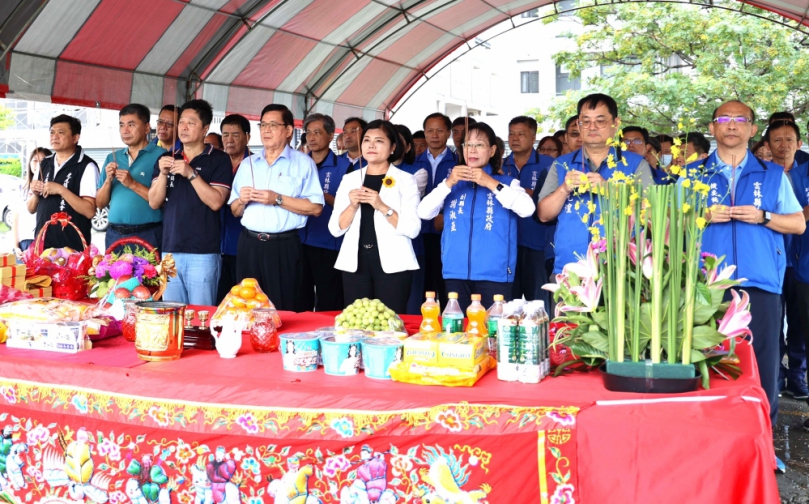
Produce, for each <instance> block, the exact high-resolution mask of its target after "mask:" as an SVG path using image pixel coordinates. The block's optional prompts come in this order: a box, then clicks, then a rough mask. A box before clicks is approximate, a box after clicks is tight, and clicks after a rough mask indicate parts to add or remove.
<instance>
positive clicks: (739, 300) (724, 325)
mask: <svg viewBox="0 0 809 504" xmlns="http://www.w3.org/2000/svg"><path fill="white" fill-rule="evenodd" d="M730 293H731V294H732V295H733V301H731V302H730V306H728V311H727V312H725V316H724V317H722V320H721V321H720V322H719V328H718V329H717V331H719V332H720V333H721V334H723V335H725V336H727V337H728V338H738V337H743V336H748V335H749V336H752V335H753V333H752V331H750V328H749V327H748V326H749V325H750V321H751V320H752V318H753V316H752V315H751V314H750V310H749V309H748V306H749V304H750V296H749V295H748V294H747V292H745V291H742V297H739V293H738V292H737V291H736V290H735V289H732V290H731V291H730Z"/></svg>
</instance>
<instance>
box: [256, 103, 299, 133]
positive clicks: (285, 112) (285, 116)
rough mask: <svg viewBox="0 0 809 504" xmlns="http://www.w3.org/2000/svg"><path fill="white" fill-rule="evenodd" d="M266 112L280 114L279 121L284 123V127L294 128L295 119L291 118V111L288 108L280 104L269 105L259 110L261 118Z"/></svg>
mask: <svg viewBox="0 0 809 504" xmlns="http://www.w3.org/2000/svg"><path fill="white" fill-rule="evenodd" d="M267 112H281V120H282V121H284V126H292V127H293V128H294V127H295V118H294V117H293V116H292V111H291V110H289V107H287V106H286V105H282V104H280V103H270V104H269V105H267V106H266V107H264V108H263V109H261V117H262V118H263V117H264V114H266V113H267Z"/></svg>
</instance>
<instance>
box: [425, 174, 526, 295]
mask: <svg viewBox="0 0 809 504" xmlns="http://www.w3.org/2000/svg"><path fill="white" fill-rule="evenodd" d="M484 170H486V173H488V174H491V173H492V167H491V166H489V165H486V167H485V168H484ZM492 177H493V178H494V179H495V180H497V181H498V182H500V183H501V184H503V185H504V186H508V185H511V183H512V182H513V181H514V179H513V178H511V177H509V176H508V175H493V176H492ZM517 220H518V217H517V214H515V213H514V212H512V211H511V210H508V209H507V208H505V207H503V205H502V204H500V202H499V201H498V200H497V198H496V197H495V195H494V193H493V192H492V191H490V190H488V189H486V188H485V187H480V186H475V187H472V183H471V182H466V181H460V182H458V183H457V184H455V185H454V186H453V187H452V190H451V191H450V193H449V195H448V196H447V198H446V199H445V200H444V232H443V233H442V235H441V259H442V261H443V262H444V270H443V273H444V278H445V279H453V280H476V281H489V282H513V281H514V268H515V267H516V265H517Z"/></svg>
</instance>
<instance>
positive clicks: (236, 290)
mask: <svg viewBox="0 0 809 504" xmlns="http://www.w3.org/2000/svg"><path fill="white" fill-rule="evenodd" d="M239 289H240V287H239V286H238V285H234V286H233V287H232V288H231V289H230V293H231V294H233V295H234V296H238V295H239Z"/></svg>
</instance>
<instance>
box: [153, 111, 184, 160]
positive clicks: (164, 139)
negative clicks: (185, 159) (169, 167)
mask: <svg viewBox="0 0 809 504" xmlns="http://www.w3.org/2000/svg"><path fill="white" fill-rule="evenodd" d="M179 120H180V107H178V106H176V105H164V106H163V108H162V109H160V114H159V115H158V116H157V137H155V139H154V140H153V141H152V143H154V144H155V145H157V146H158V147H160V148H162V149H166V150H167V151H171V150H175V151H178V150H180V148H181V147H182V145H183V143H182V142H180V138H179V137H178V136H177V122H178V121H179ZM172 146H174V147H173V148H172Z"/></svg>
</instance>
